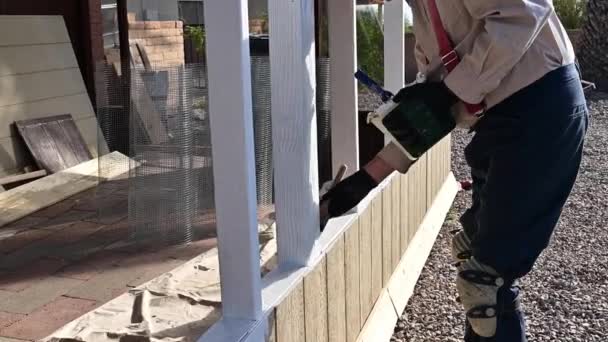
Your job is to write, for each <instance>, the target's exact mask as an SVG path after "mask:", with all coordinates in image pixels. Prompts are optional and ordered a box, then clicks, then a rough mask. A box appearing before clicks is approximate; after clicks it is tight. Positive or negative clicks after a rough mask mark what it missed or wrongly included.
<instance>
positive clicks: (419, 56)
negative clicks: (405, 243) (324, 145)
mask: <svg viewBox="0 0 608 342" xmlns="http://www.w3.org/2000/svg"><path fill="white" fill-rule="evenodd" d="M393 1H399V0H393ZM408 2H409V4H410V6H411V8H412V13H413V17H414V28H413V29H414V34H415V36H416V50H415V55H416V61H417V64H418V70H419V71H420V72H422V73H424V74H425V75H426V76H427V78H428V79H429V80H434V81H439V80H443V81H444V82H445V84H446V85H447V86H448V88H450V90H452V92H454V94H456V95H457V96H458V98H460V99H461V100H463V101H465V102H468V103H479V102H482V101H483V102H484V103H485V105H486V107H487V108H488V109H489V108H492V107H493V106H495V105H496V104H498V103H500V102H501V101H503V100H504V99H506V98H508V97H509V96H511V95H512V94H514V93H515V92H517V91H519V90H520V89H522V88H524V87H526V86H528V85H530V84H531V83H533V82H534V81H536V80H538V79H540V78H541V77H543V76H544V75H545V74H547V73H548V72H549V71H552V70H555V69H557V68H559V67H561V66H564V65H568V64H571V63H573V62H574V49H573V48H572V43H571V42H570V40H569V38H568V35H567V33H566V30H565V29H564V27H563V26H562V24H561V23H560V21H559V19H558V17H557V15H556V13H555V10H554V9H553V1H552V0H436V3H437V7H438V9H439V13H440V15H441V20H442V22H443V26H444V28H445V30H446V32H447V33H448V35H449V37H450V38H451V40H452V42H453V44H454V46H455V49H456V51H457V52H458V55H459V56H460V58H461V62H460V64H458V66H457V67H456V68H455V69H454V70H453V71H452V72H451V73H449V74H447V73H446V70H445V68H444V67H443V65H442V63H441V58H440V56H439V47H438V45H437V40H436V38H435V33H434V31H433V26H432V24H431V21H430V16H429V11H428V9H427V3H428V0H408ZM380 157H381V158H382V159H384V160H385V161H387V162H389V164H391V165H393V166H394V167H395V168H396V169H397V170H399V171H401V172H405V171H407V168H408V167H409V163H407V162H406V161H404V160H403V158H404V155H403V154H402V153H401V152H400V151H399V150H398V149H397V147H396V146H391V144H389V145H387V147H385V149H384V150H383V151H382V152H381V153H380ZM404 168H405V169H404Z"/></svg>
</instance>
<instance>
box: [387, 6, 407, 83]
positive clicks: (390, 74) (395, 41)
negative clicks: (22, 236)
mask: <svg viewBox="0 0 608 342" xmlns="http://www.w3.org/2000/svg"><path fill="white" fill-rule="evenodd" d="M403 3H404V1H403V0H392V1H388V2H386V4H385V7H384V87H385V88H386V89H387V90H390V91H392V92H393V93H394V92H396V91H398V90H399V89H401V88H403V85H404V84H405V42H404V40H405V24H404V15H403V6H404V4H403Z"/></svg>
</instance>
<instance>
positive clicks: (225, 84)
mask: <svg viewBox="0 0 608 342" xmlns="http://www.w3.org/2000/svg"><path fill="white" fill-rule="evenodd" d="M205 6H206V7H205V24H206V30H207V40H206V42H207V50H206V51H207V58H208V77H209V112H210V113H213V115H212V117H211V120H210V124H211V131H212V132H214V134H212V135H211V141H212V146H213V148H212V154H213V174H214V183H215V205H216V216H217V228H218V250H219V261H220V277H221V284H222V312H223V316H224V317H226V318H231V319H248V320H257V319H260V318H261V317H262V296H261V277H260V267H259V258H260V254H259V250H258V248H259V245H258V227H257V200H256V188H255V155H254V149H253V146H254V140H253V118H252V116H253V115H252V109H251V65H250V63H251V61H250V56H249V26H248V10H247V2H246V1H244V0H222V1H210V2H208V3H206V5H205ZM235 251H238V252H236V253H235Z"/></svg>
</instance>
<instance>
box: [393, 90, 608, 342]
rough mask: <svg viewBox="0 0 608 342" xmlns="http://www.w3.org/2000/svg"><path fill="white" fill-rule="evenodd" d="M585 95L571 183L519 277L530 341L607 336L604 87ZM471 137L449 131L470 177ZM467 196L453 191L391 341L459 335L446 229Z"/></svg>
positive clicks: (460, 170) (457, 160) (457, 163)
mask: <svg viewBox="0 0 608 342" xmlns="http://www.w3.org/2000/svg"><path fill="white" fill-rule="evenodd" d="M588 98H589V107H590V110H591V116H590V117H591V122H590V130H589V132H588V134H587V142H586V149H585V152H584V158H583V163H582V166H581V170H580V174H579V177H578V180H577V183H576V186H575V189H574V190H573V193H572V196H571V197H570V199H569V201H568V203H567V204H566V207H565V208H564V212H563V214H562V217H561V220H560V224H559V226H558V228H557V231H556V233H555V234H554V236H553V239H552V242H551V244H550V247H549V248H548V249H547V250H545V251H544V253H543V254H542V255H541V257H540V258H539V260H538V262H537V264H536V266H535V268H534V270H533V271H532V272H531V273H530V274H529V275H527V276H526V277H524V278H523V279H522V281H521V285H522V288H523V297H522V304H523V307H524V310H525V312H526V315H527V325H528V339H529V341H530V342H534V341H560V342H561V341H581V342H583V341H584V342H587V341H607V340H608V299H607V297H608V248H607V246H608V230H607V229H606V227H607V226H608V223H607V222H608V154H607V153H606V151H607V150H608V94H602V93H598V92H596V93H592V94H590V95H589V97H588ZM469 138H470V137H469V136H468V134H466V133H465V132H463V131H458V132H457V133H455V134H453V156H452V162H453V170H454V173H455V175H456V177H457V179H469V174H468V173H469V170H468V167H467V166H466V163H465V161H464V156H463V148H464V146H465V145H466V144H467V142H468V140H469ZM469 204H470V193H463V192H461V193H459V194H458V196H457V198H456V201H455V202H454V205H453V207H452V209H451V211H450V213H449V214H448V218H447V220H446V222H445V224H444V226H443V228H442V230H441V232H440V235H439V237H438V239H437V242H436V243H435V246H434V247H433V250H432V252H431V256H430V257H429V259H428V261H427V264H426V266H425V268H424V270H423V271H422V275H421V277H420V279H419V281H418V284H417V286H416V289H415V293H414V295H413V297H412V298H411V300H410V302H409V305H408V306H407V308H406V310H405V312H404V313H403V316H402V317H401V318H400V319H399V322H398V323H397V327H396V328H395V334H394V336H393V338H392V339H391V341H394V342H396V341H400V342H401V341H411V342H413V341H416V342H418V341H433V342H439V341H462V338H463V335H464V329H463V325H464V316H463V313H462V309H461V306H460V304H458V303H456V301H455V297H456V287H455V276H456V274H455V269H454V268H453V267H452V266H450V256H449V251H450V234H449V232H450V231H451V230H453V229H457V228H460V223H459V222H458V217H459V216H460V215H461V213H462V212H463V211H464V210H465V209H466V208H467V206H468V205H469Z"/></svg>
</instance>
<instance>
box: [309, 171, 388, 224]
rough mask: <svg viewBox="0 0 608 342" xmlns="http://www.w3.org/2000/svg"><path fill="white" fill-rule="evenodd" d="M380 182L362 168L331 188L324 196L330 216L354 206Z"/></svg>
mask: <svg viewBox="0 0 608 342" xmlns="http://www.w3.org/2000/svg"><path fill="white" fill-rule="evenodd" d="M376 186H378V183H377V182H376V181H375V180H374V179H373V178H372V177H371V176H370V175H369V174H368V173H367V172H366V171H365V170H364V169H361V170H359V171H357V172H356V173H354V174H353V175H351V176H350V177H347V178H346V179H344V180H343V181H341V182H340V183H338V184H336V186H334V187H333V188H331V189H330V190H329V191H328V192H327V193H326V194H325V195H324V196H323V197H322V198H321V203H322V204H323V203H324V202H325V201H328V203H327V204H328V213H329V216H330V217H338V216H341V215H344V214H345V213H346V212H348V211H349V210H351V209H352V208H354V207H355V206H356V205H357V204H359V202H361V200H362V199H363V198H365V196H367V194H369V192H370V191H371V190H372V189H373V188H375V187H376Z"/></svg>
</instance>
